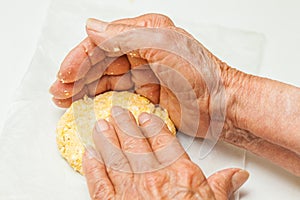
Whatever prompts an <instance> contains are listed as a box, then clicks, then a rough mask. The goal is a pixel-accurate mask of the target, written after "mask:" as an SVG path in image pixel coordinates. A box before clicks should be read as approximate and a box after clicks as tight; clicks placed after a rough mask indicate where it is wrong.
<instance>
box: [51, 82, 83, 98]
mask: <svg viewBox="0 0 300 200" xmlns="http://www.w3.org/2000/svg"><path fill="white" fill-rule="evenodd" d="M84 85H85V80H84V79H81V80H79V81H76V82H75V83H63V82H61V81H60V80H56V81H55V82H54V83H53V84H52V86H51V87H50V89H49V92H50V93H51V94H52V95H53V96H54V97H55V98H56V99H67V98H70V97H72V96H74V95H76V94H78V93H79V92H80V91H81V90H82V89H83V88H84Z"/></svg>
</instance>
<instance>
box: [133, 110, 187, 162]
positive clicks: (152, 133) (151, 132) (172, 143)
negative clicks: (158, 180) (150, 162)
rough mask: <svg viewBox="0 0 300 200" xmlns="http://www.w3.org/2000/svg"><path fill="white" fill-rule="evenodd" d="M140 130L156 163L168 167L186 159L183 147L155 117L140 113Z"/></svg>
mask: <svg viewBox="0 0 300 200" xmlns="http://www.w3.org/2000/svg"><path fill="white" fill-rule="evenodd" d="M139 123H140V126H141V130H142V131H143V134H144V135H145V137H147V139H148V141H149V143H150V145H151V148H152V150H153V152H154V154H155V155H156V158H157V159H158V161H159V162H160V163H161V164H163V165H169V164H171V163H173V162H174V161H176V160H178V159H188V160H189V157H188V155H187V154H186V153H185V151H184V149H183V147H182V146H181V145H180V143H179V142H178V140H177V139H176V137H175V136H174V135H172V133H171V132H170V131H169V129H168V128H167V126H166V125H165V123H164V122H163V121H162V120H161V119H160V118H159V117H157V116H155V115H153V114H148V113H142V114H141V115H140V116H139Z"/></svg>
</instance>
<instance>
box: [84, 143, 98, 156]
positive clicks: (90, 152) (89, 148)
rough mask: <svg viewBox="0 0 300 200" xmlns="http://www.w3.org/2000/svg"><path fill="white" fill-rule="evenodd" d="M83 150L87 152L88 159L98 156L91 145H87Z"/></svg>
mask: <svg viewBox="0 0 300 200" xmlns="http://www.w3.org/2000/svg"><path fill="white" fill-rule="evenodd" d="M85 151H86V152H87V158H88V159H96V158H97V157H98V155H97V154H98V153H97V152H96V150H95V149H94V148H93V147H92V146H87V147H86V149H85Z"/></svg>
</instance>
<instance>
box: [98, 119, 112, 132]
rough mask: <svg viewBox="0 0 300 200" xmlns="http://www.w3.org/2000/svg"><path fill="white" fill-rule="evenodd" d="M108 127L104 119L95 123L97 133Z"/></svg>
mask: <svg viewBox="0 0 300 200" xmlns="http://www.w3.org/2000/svg"><path fill="white" fill-rule="evenodd" d="M108 128H109V126H108V123H107V122H106V121H105V120H104V119H100V120H98V122H97V123H96V131H97V132H102V131H106V130H108Z"/></svg>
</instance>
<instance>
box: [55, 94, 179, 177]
mask: <svg viewBox="0 0 300 200" xmlns="http://www.w3.org/2000/svg"><path fill="white" fill-rule="evenodd" d="M112 106H121V107H123V108H126V109H128V110H130V111H131V112H132V114H133V115H134V117H135V118H136V119H137V117H138V116H139V115H140V114H141V113H142V112H147V113H153V114H155V115H157V116H159V117H160V118H162V119H163V120H164V122H165V123H166V124H167V126H168V128H169V130H170V131H171V132H172V133H173V134H175V133H176V129H175V127H174V124H173V123H172V121H171V120H170V119H169V116H168V112H167V111H166V110H164V109H162V108H160V107H156V106H155V105H154V104H152V103H151V102H150V101H149V100H148V99H146V98H145V97H142V96H140V95H138V94H134V93H130V92H113V91H111V92H106V93H104V94H100V95H98V96H96V97H95V98H94V99H91V98H84V99H82V100H78V101H76V102H74V103H73V104H72V105H71V107H70V108H69V109H68V110H67V111H66V112H65V114H64V115H63V116H62V117H61V118H60V120H59V122H58V125H57V130H56V133H57V135H56V142H57V145H58V149H59V151H60V152H61V155H62V156H63V157H64V158H65V159H66V160H67V161H68V163H69V164H70V165H71V167H73V169H74V170H76V171H78V172H80V173H81V174H82V169H81V163H82V155H83V153H84V146H83V144H85V145H91V146H94V145H93V141H92V137H91V136H92V133H93V128H94V126H95V122H96V121H97V120H98V119H106V120H108V118H109V116H110V112H111V108H112Z"/></svg>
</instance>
